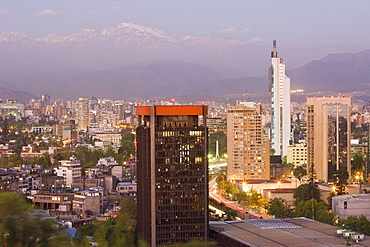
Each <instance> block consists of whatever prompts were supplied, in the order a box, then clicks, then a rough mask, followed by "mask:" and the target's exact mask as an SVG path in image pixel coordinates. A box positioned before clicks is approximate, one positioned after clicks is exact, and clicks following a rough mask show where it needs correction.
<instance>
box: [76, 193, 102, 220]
mask: <svg viewBox="0 0 370 247" xmlns="http://www.w3.org/2000/svg"><path fill="white" fill-rule="evenodd" d="M73 210H74V211H76V213H77V214H78V215H80V216H82V217H86V216H93V215H98V214H100V213H101V211H102V199H101V196H100V194H99V192H96V191H82V192H80V194H76V195H75V196H74V199H73Z"/></svg>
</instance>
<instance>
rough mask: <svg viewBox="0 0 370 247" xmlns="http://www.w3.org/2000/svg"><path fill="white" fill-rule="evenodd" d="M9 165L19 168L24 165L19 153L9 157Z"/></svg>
mask: <svg viewBox="0 0 370 247" xmlns="http://www.w3.org/2000/svg"><path fill="white" fill-rule="evenodd" d="M9 163H10V164H12V165H14V166H18V165H20V164H21V163H22V157H21V155H20V154H19V153H14V154H11V155H10V156H9Z"/></svg>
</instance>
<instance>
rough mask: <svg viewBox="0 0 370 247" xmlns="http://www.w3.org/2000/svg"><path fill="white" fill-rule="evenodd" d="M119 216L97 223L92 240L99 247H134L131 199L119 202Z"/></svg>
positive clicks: (134, 209) (134, 208)
mask: <svg viewBox="0 0 370 247" xmlns="http://www.w3.org/2000/svg"><path fill="white" fill-rule="evenodd" d="M120 207H121V209H120V213H119V215H118V216H117V217H116V218H114V219H112V220H110V221H105V222H99V223H98V224H97V226H98V227H97V229H96V231H95V232H94V234H93V236H94V240H95V241H97V242H98V243H99V246H107V247H108V246H109V247H111V246H113V247H115V246H117V247H119V246H136V204H135V201H134V199H133V198H132V197H129V196H127V197H123V198H122V199H121V201H120Z"/></svg>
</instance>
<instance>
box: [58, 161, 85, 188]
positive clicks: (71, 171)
mask: <svg viewBox="0 0 370 247" xmlns="http://www.w3.org/2000/svg"><path fill="white" fill-rule="evenodd" d="M55 171H56V173H57V176H58V177H63V179H64V185H66V186H72V184H73V179H74V178H80V177H81V165H80V161H79V160H78V159H76V157H74V156H72V157H71V158H70V159H69V160H61V161H60V165H59V166H58V168H55Z"/></svg>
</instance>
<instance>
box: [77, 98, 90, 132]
mask: <svg viewBox="0 0 370 247" xmlns="http://www.w3.org/2000/svg"><path fill="white" fill-rule="evenodd" d="M76 122H77V129H78V130H87V128H88V126H89V124H90V102H89V100H88V99H87V98H79V99H78V101H77V102H76Z"/></svg>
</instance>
